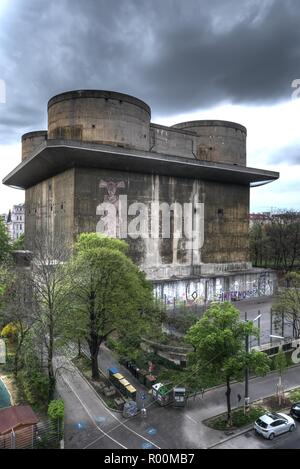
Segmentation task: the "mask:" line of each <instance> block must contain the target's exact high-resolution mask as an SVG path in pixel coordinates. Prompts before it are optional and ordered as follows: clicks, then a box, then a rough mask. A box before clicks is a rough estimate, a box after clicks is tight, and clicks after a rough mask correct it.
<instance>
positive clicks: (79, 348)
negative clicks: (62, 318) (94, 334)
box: [77, 339, 82, 358]
mask: <svg viewBox="0 0 300 469" xmlns="http://www.w3.org/2000/svg"><path fill="white" fill-rule="evenodd" d="M77 345H78V358H80V357H81V355H82V354H81V340H80V339H78V340H77Z"/></svg>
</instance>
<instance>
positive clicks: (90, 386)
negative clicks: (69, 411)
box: [62, 357, 161, 449]
mask: <svg viewBox="0 0 300 469" xmlns="http://www.w3.org/2000/svg"><path fill="white" fill-rule="evenodd" d="M62 358H63V357H62ZM65 359H66V360H67V361H68V362H69V363H70V365H71V367H72V368H73V369H74V370H75V372H76V373H77V374H78V375H79V377H80V378H82V380H83V381H84V382H85V383H86V385H87V386H88V387H89V388H90V389H91V391H92V392H93V393H94V394H95V396H96V397H97V399H98V400H99V401H100V402H101V404H102V405H103V407H104V404H103V403H102V401H101V399H100V397H99V395H98V394H97V392H96V391H95V389H94V388H93V386H92V385H91V384H90V383H89V382H88V381H87V379H86V378H85V377H84V376H83V374H82V373H81V372H80V371H79V370H78V368H77V367H75V366H74V365H73V363H72V362H70V360H69V359H67V358H66V357H65ZM63 379H65V378H63ZM69 387H70V389H72V388H71V386H70V385H69ZM73 392H74V391H73ZM74 394H75V392H74ZM75 395H76V394H75ZM78 399H79V400H80V398H79V396H78ZM105 411H106V412H108V413H109V414H110V415H111V416H112V417H113V418H114V419H115V420H116V421H117V422H118V425H116V426H115V427H113V428H112V429H111V430H109V432H110V433H111V432H113V431H114V430H116V429H117V428H119V427H120V426H122V427H124V428H126V429H127V430H128V431H130V432H131V433H134V434H135V435H136V436H138V437H139V438H141V439H142V440H144V441H146V442H148V443H149V444H150V445H152V446H153V447H155V448H156V449H161V448H160V446H158V445H156V444H155V443H154V442H153V441H151V440H148V438H146V437H145V436H143V435H141V434H140V433H137V432H136V431H135V430H133V429H132V428H130V427H128V426H127V425H125V423H123V422H120V420H119V419H118V418H117V417H116V416H115V415H114V414H113V412H111V411H110V409H108V408H107V407H105ZM89 416H90V414H89ZM91 418H92V420H93V422H94V423H95V421H94V418H93V417H91ZM95 425H96V423H95ZM96 426H97V425H96ZM97 428H98V426H97ZM100 430H101V429H100ZM101 432H102V433H103V434H104V435H107V434H106V433H105V432H104V431H103V430H101ZM101 438H103V436H100V437H98V438H97V439H96V440H94V441H93V442H91V443H89V444H88V445H86V446H85V447H84V449H87V448H89V447H90V446H92V445H93V444H95V443H97V441H99V440H101ZM126 449H128V448H126Z"/></svg>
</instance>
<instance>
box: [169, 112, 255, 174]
mask: <svg viewBox="0 0 300 469" xmlns="http://www.w3.org/2000/svg"><path fill="white" fill-rule="evenodd" d="M173 127H174V128H176V129H180V130H189V131H192V132H195V133H196V134H197V144H196V148H195V154H196V157H197V158H198V159H199V160H206V161H215V162H218V163H229V164H237V165H242V166H246V137H247V130H246V128H245V127H244V126H242V125H240V124H236V123H234V122H228V121H219V120H203V121H202V120H200V121H191V122H182V123H181V124H176V125H173Z"/></svg>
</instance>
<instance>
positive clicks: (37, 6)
mask: <svg viewBox="0 0 300 469" xmlns="http://www.w3.org/2000/svg"><path fill="white" fill-rule="evenodd" d="M295 79H300V1H299V0H209V1H208V0H51V1H49V0H0V80H4V81H5V84H6V103H5V104H4V103H1V81H0V179H1V180H2V179H3V177H4V176H5V175H6V174H7V173H8V172H9V171H10V170H12V169H13V168H14V167H15V166H16V165H17V164H18V163H19V162H20V159H21V145H20V137H21V135H22V134H23V133H25V132H27V131H31V130H40V129H44V128H46V109H47V101H48V99H49V98H50V97H51V96H53V95H55V94H57V93H60V92H63V91H66V90H70V89H86V88H93V89H107V90H114V91H120V92H124V93H129V94H133V95H134V96H137V97H139V98H141V99H143V100H144V101H146V102H147V103H148V104H149V105H150V106H151V108H152V121H154V122H157V123H161V124H165V125H171V124H174V123H176V122H181V121H183V120H192V119H205V118H208V119H210V118H216V119H225V120H232V121H236V122H239V123H241V124H243V125H245V126H246V127H247V129H248V165H249V166H258V167H260V168H266V169H271V170H275V171H280V173H281V178H280V181H278V182H275V183H272V184H270V185H267V186H264V187H260V188H256V189H252V190H251V210H252V211H267V210H269V209H270V208H272V207H279V208H298V209H300V200H299V190H298V184H299V176H300V97H299V98H298V99H292V92H293V91H294V90H293V89H292V87H291V84H292V82H293V81H294V80H295ZM2 83H3V82H2ZM2 94H3V93H2ZM2 98H3V96H2ZM23 200H24V194H23V192H22V191H17V190H14V189H10V188H6V187H5V186H3V185H1V186H0V213H2V212H7V211H8V209H9V208H10V206H11V205H12V204H13V203H18V202H22V201H23Z"/></svg>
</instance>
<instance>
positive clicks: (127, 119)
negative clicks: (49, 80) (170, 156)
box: [48, 91, 151, 150]
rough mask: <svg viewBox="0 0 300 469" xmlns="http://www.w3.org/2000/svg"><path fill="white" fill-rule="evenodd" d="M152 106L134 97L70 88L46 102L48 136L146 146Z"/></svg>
mask: <svg viewBox="0 0 300 469" xmlns="http://www.w3.org/2000/svg"><path fill="white" fill-rule="evenodd" d="M150 117H151V110H150V108H149V106H148V105H147V104H145V103H144V102H143V101H140V100H139V99H137V98H134V97H132V96H128V95H125V94H122V93H114V92H107V91H72V92H67V93H63V94H61V95H58V96H54V98H52V99H51V100H50V101H49V104H48V138H49V139H53V138H54V139H63V140H80V141H86V142H101V143H105V144H109V145H115V146H121V147H128V148H136V149H139V150H149V140H150V135H149V133H150Z"/></svg>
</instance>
